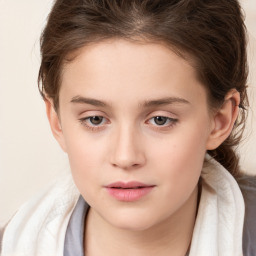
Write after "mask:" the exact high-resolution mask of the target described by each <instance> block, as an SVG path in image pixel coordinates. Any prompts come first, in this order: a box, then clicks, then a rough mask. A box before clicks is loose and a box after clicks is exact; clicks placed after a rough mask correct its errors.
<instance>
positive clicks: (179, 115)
mask: <svg viewBox="0 0 256 256" xmlns="http://www.w3.org/2000/svg"><path fill="white" fill-rule="evenodd" d="M59 98H60V105H59V113H58V114H57V113H56V112H55V111H54V108H53V107H52V105H53V104H52V102H51V100H46V108H47V114H48V118H49V121H50V125H51V128H52V131H53V134H54V136H55V138H56V139H57V140H58V142H59V144H60V145H61V147H62V148H63V150H64V151H65V152H67V154H68V157H69V161H70V166H71V170H72V175H73V178H74V182H75V184H76V186H77V187H78V189H79V191H80V193H81V194H82V196H83V197H84V199H85V200H86V201H87V202H88V204H89V205H90V206H91V208H90V211H89V214H88V217H87V221H86V227H85V248H86V255H97V256H100V255H111V256H115V255H121V254H122V255H140V256H141V255H168V256H170V255H185V254H186V251H187V249H188V247H189V244H190V242H191V237H192V232H193V227H194V223H195V218H196V209H197V196H198V186H197V184H198V179H199V177H200V173H201V169H202V165H203V162H204V157H205V153H206V150H207V149H213V148H216V147H217V146H219V145H220V144H221V143H222V142H223V141H224V140H225V139H226V138H227V137H228V135H229V134H230V132H231V130H232V127H233V124H234V121H235V119H236V117H237V113H238V108H237V105H238V104H239V94H238V93H237V92H236V91H235V90H233V91H230V92H229V93H228V94H227V96H226V99H225V102H224V104H223V105H222V106H221V107H220V108H219V109H218V111H215V112H213V111H210V109H209V107H208V103H207V93H206V90H205V88H204V86H203V85H202V84H201V83H200V81H199V80H198V79H197V74H196V71H195V69H194V68H193V67H192V66H191V65H190V64H189V63H188V62H187V61H185V60H184V59H182V58H180V57H179V56H177V55H176V54H175V53H173V52H172V51H171V50H170V49H168V48H167V47H165V46H164V45H161V44H150V43H144V44H138V43H134V42H128V41H124V40H117V39H115V40H112V41H104V42H100V43H97V44H93V45H90V46H85V47H83V48H81V49H80V50H79V52H78V53H77V56H76V58H75V59H74V60H73V61H72V62H69V63H67V64H66V65H65V67H64V69H63V76H62V84H61V89H60V94H59ZM92 116H98V117H102V120H101V119H99V118H96V119H95V120H96V123H97V124H96V125H95V123H92V121H95V120H93V119H92V118H90V117H92ZM155 117H161V118H158V119H156V118H155ZM164 118H165V119H164ZM159 120H160V121H161V122H160V123H159V122H158V121H159ZM165 120H166V122H165ZM117 181H123V182H128V181H139V182H142V183H145V184H148V185H153V186H154V187H153V189H152V190H151V191H150V193H149V194H147V195H146V196H144V197H142V198H140V199H139V200H136V201H133V202H123V201H119V200H117V199H116V198H114V197H112V196H111V195H110V194H109V193H108V192H107V190H106V188H105V186H106V185H108V184H110V183H113V182H117ZM102 234H104V235H102Z"/></svg>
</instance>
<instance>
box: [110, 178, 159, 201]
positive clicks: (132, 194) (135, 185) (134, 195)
mask: <svg viewBox="0 0 256 256" xmlns="http://www.w3.org/2000/svg"><path fill="white" fill-rule="evenodd" d="M154 187H155V185H148V184H144V183H141V182H137V181H130V182H121V181H118V182H114V183H111V184H109V185H107V186H105V188H106V190H107V191H108V193H109V194H110V195H111V196H112V197H114V198H115V199H117V200H119V201H123V202H133V201H137V200H139V199H141V198H142V197H144V196H146V195H147V194H149V193H150V192H151V191H152V189H153V188H154Z"/></svg>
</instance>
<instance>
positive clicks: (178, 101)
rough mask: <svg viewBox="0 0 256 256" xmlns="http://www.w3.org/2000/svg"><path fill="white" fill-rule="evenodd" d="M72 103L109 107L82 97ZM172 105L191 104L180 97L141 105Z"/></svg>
mask: <svg viewBox="0 0 256 256" xmlns="http://www.w3.org/2000/svg"><path fill="white" fill-rule="evenodd" d="M71 103H80V104H89V105H93V106H96V107H107V106H109V104H107V103H106V102H104V101H101V100H97V99H93V98H86V97H82V96H75V97H73V98H72V99H71ZM172 104H190V102H189V101H187V100H185V99H183V98H179V97H167V98H161V99H155V100H147V101H145V102H143V103H142V104H139V105H140V106H142V107H144V108H149V107H156V106H163V105H172Z"/></svg>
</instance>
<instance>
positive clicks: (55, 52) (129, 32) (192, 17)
mask: <svg viewBox="0 0 256 256" xmlns="http://www.w3.org/2000/svg"><path fill="white" fill-rule="evenodd" d="M109 38H123V39H126V40H135V39H136V40H142V41H149V42H152V41H154V42H157V41H159V42H164V43H165V45H167V46H170V47H171V48H172V49H173V50H174V51H175V52H176V53H177V54H180V56H183V57H185V58H186V57H189V58H191V59H192V60H193V61H192V62H193V63H194V67H195V68H196V70H197V73H198V77H199V79H201V81H202V82H203V84H204V85H205V88H206V90H207V92H208V101H209V105H210V106H211V107H212V108H217V107H218V106H220V105H221V104H222V103H223V101H224V98H225V95H226V94H227V93H228V92H229V91H230V90H231V89H233V88H235V89H236V90H237V91H238V92H239V93H240V95H241V111H240V117H239V120H238V121H237V123H236V126H235V127H234V130H233V132H232V134H231V135H230V136H229V138H228V139H227V140H226V141H225V142H224V143H223V144H222V145H221V146H220V147H218V148H217V149H215V150H212V151H209V154H210V155H212V156H213V157H214V158H215V159H216V160H217V161H219V162H220V163H221V164H223V165H224V166H225V167H226V168H227V169H228V170H229V171H230V172H231V173H232V174H233V175H234V176H237V175H238V174H239V168H238V157H237V156H236V154H235V151H234V147H235V146H236V145H237V144H238V143H239V141H240V139H241V134H242V131H243V127H244V122H245V117H246V112H245V109H246V106H247V94H246V79H247V60H246V36H245V26H244V22H243V15H242V12H241V8H240V5H239V2H238V1H237V0H214V1H211V0H57V1H56V2H55V4H54V6H53V9H52V11H51V13H50V16H49V19H48V23H47V25H46V27H45V30H44V31H43V34H42V37H41V54H42V62H41V67H40V71H39V84H40V82H42V83H41V84H42V87H40V85H39V89H40V92H41V94H42V96H43V97H45V96H46V95H47V96H48V97H50V98H52V100H53V102H54V105H55V108H56V110H58V104H59V89H60V85H61V72H62V67H63V64H64V63H65V62H67V61H68V58H67V56H70V53H72V52H74V51H75V50H76V49H79V48H81V47H82V46H84V45H86V44H89V43H93V42H96V41H101V40H105V39H109Z"/></svg>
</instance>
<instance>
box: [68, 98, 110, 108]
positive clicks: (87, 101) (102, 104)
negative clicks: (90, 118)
mask: <svg viewBox="0 0 256 256" xmlns="http://www.w3.org/2000/svg"><path fill="white" fill-rule="evenodd" d="M70 102H72V103H82V104H89V105H93V106H96V107H106V106H107V105H108V104H107V103H105V102H103V101H101V100H96V99H92V98H85V97H82V96H75V97H73V98H72V99H71V101H70Z"/></svg>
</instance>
